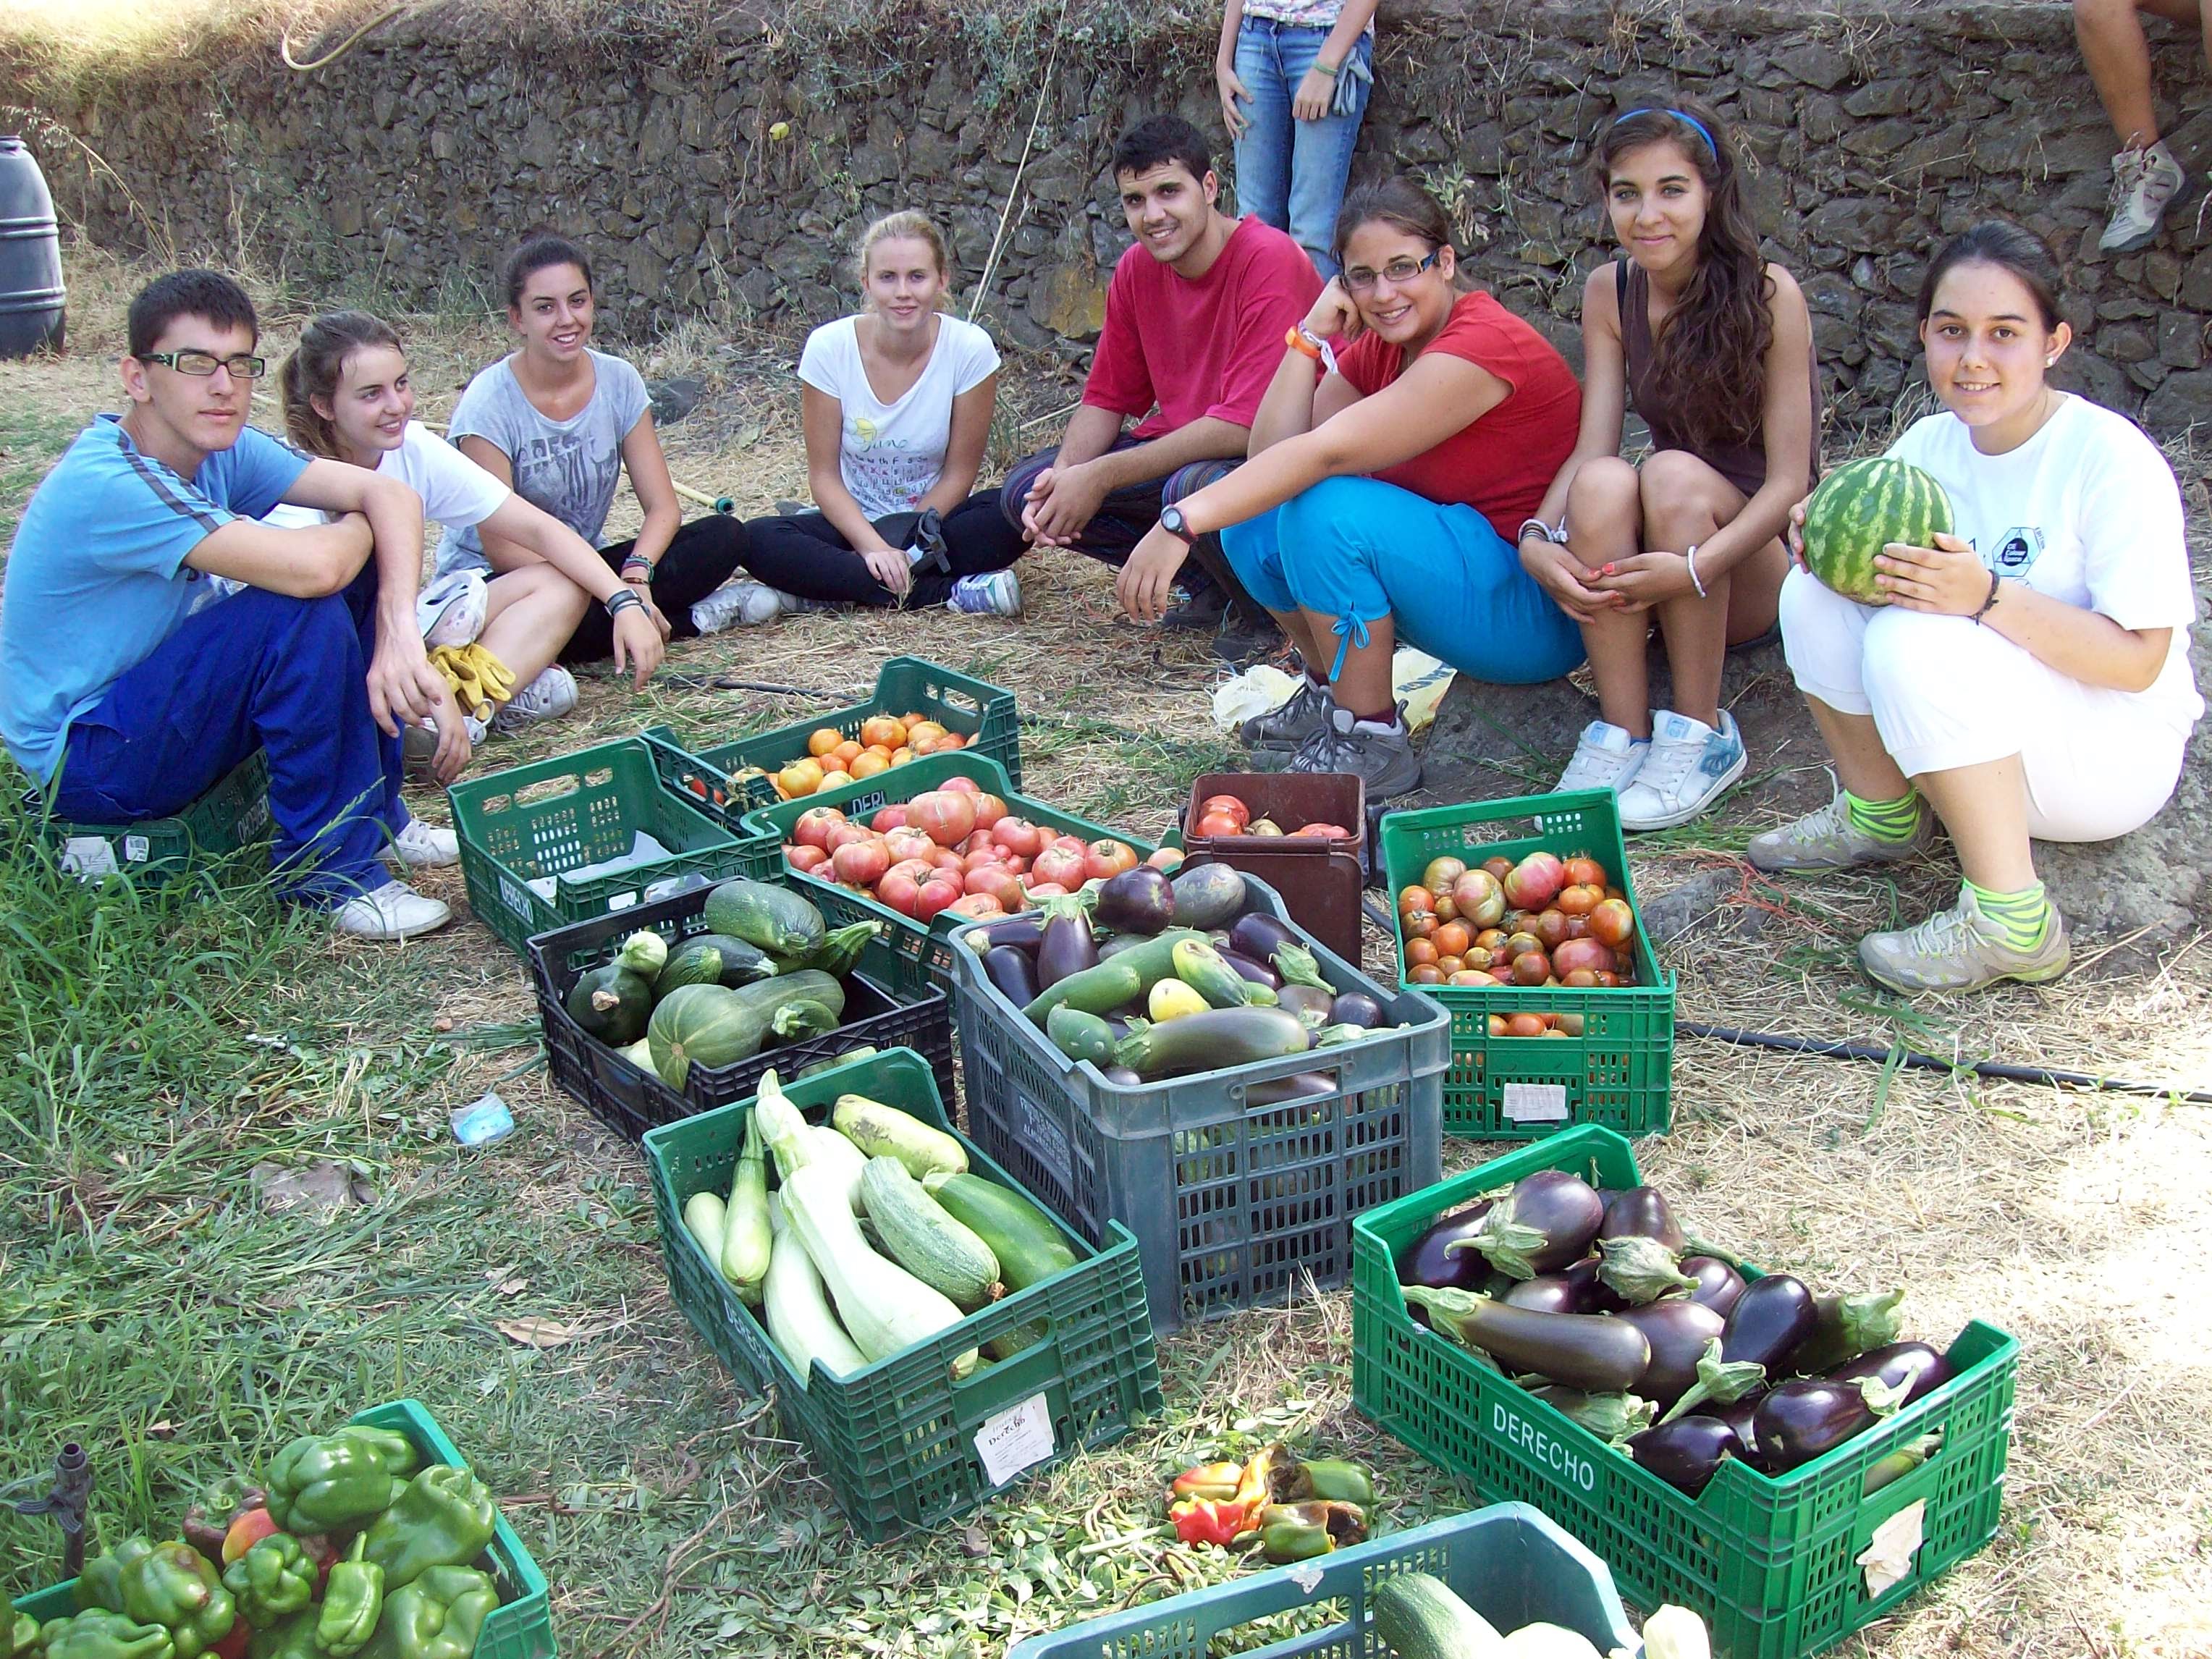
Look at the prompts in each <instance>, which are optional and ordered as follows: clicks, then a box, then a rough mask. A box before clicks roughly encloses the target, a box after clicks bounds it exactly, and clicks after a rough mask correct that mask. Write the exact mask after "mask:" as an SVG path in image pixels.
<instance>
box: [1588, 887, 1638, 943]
mask: <svg viewBox="0 0 2212 1659" xmlns="http://www.w3.org/2000/svg"><path fill="white" fill-rule="evenodd" d="M1589 931H1590V937H1591V938H1592V939H1603V940H1604V941H1605V942H1606V943H1607V945H1626V944H1627V943H1628V941H1629V939H1631V938H1632V936H1633V935H1634V934H1635V932H1636V913H1635V912H1634V911H1633V910H1632V909H1630V908H1628V901H1627V900H1626V899H1611V898H1609V899H1607V900H1606V901H1604V902H1602V903H1601V904H1599V905H1597V906H1596V907H1595V908H1593V909H1592V910H1591V911H1590V913H1589Z"/></svg>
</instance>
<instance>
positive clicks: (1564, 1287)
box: [1505, 1273, 1583, 1313]
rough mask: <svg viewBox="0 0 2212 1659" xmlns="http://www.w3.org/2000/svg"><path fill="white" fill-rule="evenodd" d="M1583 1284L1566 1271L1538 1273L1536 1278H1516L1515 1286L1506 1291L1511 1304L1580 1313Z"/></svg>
mask: <svg viewBox="0 0 2212 1659" xmlns="http://www.w3.org/2000/svg"><path fill="white" fill-rule="evenodd" d="M1582 1299H1583V1292H1582V1286H1580V1285H1577V1284H1576V1283H1575V1281H1574V1280H1573V1279H1569V1278H1568V1277H1567V1276H1566V1275H1565V1273H1538V1274H1537V1275H1536V1276H1535V1277H1534V1279H1515V1280H1514V1281H1513V1288H1512V1289H1511V1290H1510V1291H1506V1292H1505V1300H1506V1303H1507V1304H1508V1305H1509V1306H1511V1307H1516V1308H1534V1309H1535V1310H1538V1311H1539V1312H1541V1313H1580V1312H1581V1311H1582Z"/></svg>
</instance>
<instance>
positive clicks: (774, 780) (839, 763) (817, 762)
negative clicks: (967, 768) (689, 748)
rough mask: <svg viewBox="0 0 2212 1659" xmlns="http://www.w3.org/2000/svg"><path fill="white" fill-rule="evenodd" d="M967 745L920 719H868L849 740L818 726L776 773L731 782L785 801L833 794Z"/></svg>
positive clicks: (756, 770) (756, 772)
mask: <svg viewBox="0 0 2212 1659" xmlns="http://www.w3.org/2000/svg"><path fill="white" fill-rule="evenodd" d="M967 741H968V740H967V739H966V738H963V737H962V736H961V735H960V733H958V732H953V731H950V730H948V729H946V728H945V726H941V725H939V723H938V722H937V721H935V720H929V719H927V718H926V717H924V716H923V715H921V714H907V715H903V716H901V715H896V714H871V715H870V716H868V718H867V719H866V720H862V721H861V722H860V735H859V736H857V737H852V738H848V737H847V736H846V735H845V734H844V733H843V732H840V731H839V730H838V729H837V728H836V726H817V727H816V728H815V729H814V730H813V731H811V732H808V733H807V735H806V752H805V754H804V755H801V756H800V757H799V758H798V759H796V760H793V761H787V762H786V763H784V764H783V765H782V766H781V767H779V768H777V769H775V771H772V772H771V771H769V769H767V768H765V767H752V768H749V769H746V770H745V771H744V772H741V773H739V774H738V775H737V777H735V778H732V782H736V781H738V780H739V779H742V778H744V777H748V776H750V777H763V778H766V779H767V780H768V781H769V783H770V784H772V785H774V786H775V793H776V794H777V795H778V796H779V797H780V798H781V799H784V800H796V799H799V797H800V796H802V795H815V794H819V793H822V792H823V790H825V789H835V788H837V787H840V786H841V785H843V784H848V783H850V782H852V781H854V779H855V778H872V777H874V776H875V775H876V774H877V773H878V772H888V771H890V769H891V768H893V767H894V766H904V765H905V764H906V763H908V761H911V760H920V759H921V757H923V756H924V755H935V754H940V753H942V752H943V751H945V750H948V749H961V748H965V747H966V746H967Z"/></svg>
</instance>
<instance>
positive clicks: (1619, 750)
mask: <svg viewBox="0 0 2212 1659" xmlns="http://www.w3.org/2000/svg"><path fill="white" fill-rule="evenodd" d="M1650 752H1651V739H1650V738H1632V737H1630V736H1629V735H1628V728H1627V727H1626V726H1615V725H1614V724H1613V722H1612V721H1611V720H1592V721H1591V722H1590V723H1589V725H1588V726H1584V727H1583V735H1582V738H1581V740H1580V741H1579V742H1577V744H1575V757H1574V758H1573V759H1572V760H1571V761H1569V762H1568V763H1567V769H1566V770H1565V771H1564V772H1562V773H1560V774H1559V784H1558V786H1557V787H1558V788H1559V791H1560V793H1565V792H1566V791H1568V790H1570V789H1610V790H1612V791H1613V793H1614V794H1616V795H1617V794H1619V793H1620V792H1621V791H1622V790H1624V789H1626V788H1627V787H1628V786H1629V783H1630V782H1631V781H1632V780H1633V779H1634V778H1635V776H1636V774H1637V772H1638V769H1640V768H1641V767H1642V766H1643V764H1644V757H1645V756H1647V755H1649V754H1650Z"/></svg>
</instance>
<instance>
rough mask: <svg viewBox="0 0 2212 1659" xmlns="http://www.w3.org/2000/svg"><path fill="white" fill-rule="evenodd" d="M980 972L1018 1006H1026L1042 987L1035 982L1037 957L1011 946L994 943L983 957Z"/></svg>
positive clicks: (1033, 1000) (1034, 999) (1008, 999)
mask: <svg viewBox="0 0 2212 1659" xmlns="http://www.w3.org/2000/svg"><path fill="white" fill-rule="evenodd" d="M983 973H984V975H985V976H986V977H987V978H988V979H989V980H990V981H991V983H992V984H994V985H995V986H997V987H999V989H1000V991H1002V992H1004V993H1005V994H1006V1000H1007V1001H1009V1002H1011V1003H1012V1004H1013V1005H1014V1006H1015V1007H1017V1008H1026V1007H1028V1006H1030V1004H1031V1003H1032V1002H1035V1001H1036V1000H1037V993H1038V992H1039V991H1041V990H1042V989H1043V988H1044V987H1042V986H1041V985H1039V984H1038V983H1037V971H1036V957H1034V956H1032V955H1030V952H1028V951H1024V950H1021V949H1018V947H1016V946H1014V945H993V946H992V947H991V948H990V950H989V951H987V952H986V953H985V955H984V957H983Z"/></svg>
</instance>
